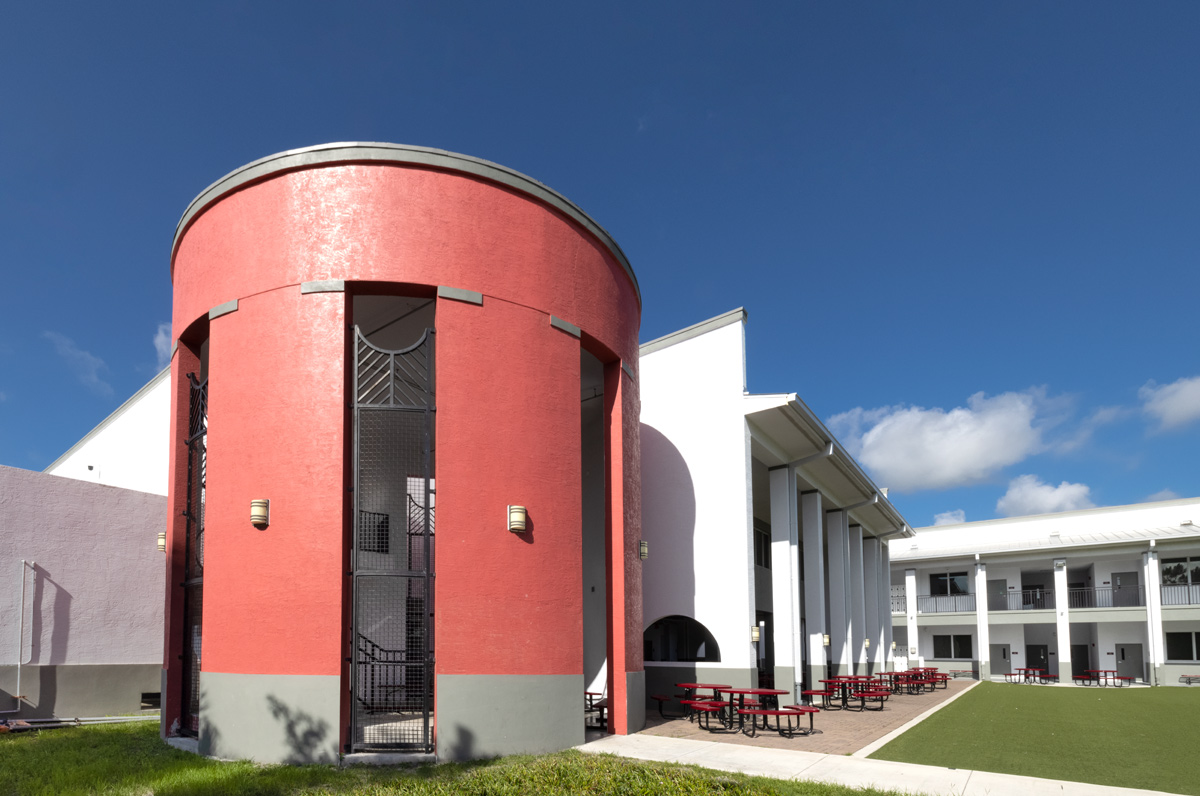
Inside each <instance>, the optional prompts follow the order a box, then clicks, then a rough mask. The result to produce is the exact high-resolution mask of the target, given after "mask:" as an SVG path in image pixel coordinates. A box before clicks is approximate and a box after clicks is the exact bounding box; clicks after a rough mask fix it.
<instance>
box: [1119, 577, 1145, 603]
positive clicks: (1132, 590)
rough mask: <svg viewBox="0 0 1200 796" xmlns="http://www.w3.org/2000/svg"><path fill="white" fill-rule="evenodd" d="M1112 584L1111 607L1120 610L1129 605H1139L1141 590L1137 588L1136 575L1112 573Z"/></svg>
mask: <svg viewBox="0 0 1200 796" xmlns="http://www.w3.org/2000/svg"><path fill="white" fill-rule="evenodd" d="M1112 582H1113V607H1115V608H1121V607H1128V606H1131V605H1141V604H1142V601H1141V589H1139V588H1138V573H1137V572H1136V571H1134V572H1114V573H1113V574H1112Z"/></svg>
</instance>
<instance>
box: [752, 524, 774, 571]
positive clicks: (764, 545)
mask: <svg viewBox="0 0 1200 796" xmlns="http://www.w3.org/2000/svg"><path fill="white" fill-rule="evenodd" d="M754 563H755V564H756V565H757V566H760V567H763V568H764V569H770V568H771V526H770V525H768V524H767V523H765V522H763V521H762V520H759V519H756V520H754Z"/></svg>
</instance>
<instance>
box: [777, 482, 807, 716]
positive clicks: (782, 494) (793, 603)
mask: <svg viewBox="0 0 1200 796" xmlns="http://www.w3.org/2000/svg"><path fill="white" fill-rule="evenodd" d="M770 487H771V606H772V608H771V611H772V619H773V620H774V624H775V639H774V644H775V673H774V674H775V687H776V688H779V689H789V690H792V695H791V700H792V701H791V702H789V703H788V704H793V703H795V702H797V701H799V692H798V690H796V689H795V684H796V681H797V680H798V679H799V677H797V674H798V673H799V672H798V669H797V667H799V666H800V660H801V658H800V644H801V639H800V572H799V569H800V555H799V510H798V506H797V501H796V469H795V468H794V467H791V466H786V467H776V468H773V469H772V470H771V471H770ZM780 704H783V703H782V702H781V703H780Z"/></svg>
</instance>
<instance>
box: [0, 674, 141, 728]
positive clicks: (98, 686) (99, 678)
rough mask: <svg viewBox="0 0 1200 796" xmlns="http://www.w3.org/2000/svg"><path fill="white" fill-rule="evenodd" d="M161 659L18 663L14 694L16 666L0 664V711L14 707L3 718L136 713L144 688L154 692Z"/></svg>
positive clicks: (46, 717)
mask: <svg viewBox="0 0 1200 796" xmlns="http://www.w3.org/2000/svg"><path fill="white" fill-rule="evenodd" d="M161 671H162V664H161V663H114V664H60V665H57V666H32V665H29V666H22V667H21V694H17V693H16V690H17V667H16V665H8V666H0V710H8V709H9V708H12V707H16V703H15V701H14V699H13V697H15V696H22V697H24V698H23V699H22V700H21V712H20V713H8V714H5V715H6V717H7V718H18V719H54V718H66V719H73V718H92V717H97V716H113V715H117V714H121V713H137V712H138V711H139V710H141V707H142V694H143V693H158V692H159V689H160V688H161V686H160V682H161V681H160V678H159V673H160V672H161Z"/></svg>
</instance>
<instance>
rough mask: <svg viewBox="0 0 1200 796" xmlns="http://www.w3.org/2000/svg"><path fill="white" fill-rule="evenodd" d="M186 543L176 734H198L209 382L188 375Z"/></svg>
mask: <svg viewBox="0 0 1200 796" xmlns="http://www.w3.org/2000/svg"><path fill="white" fill-rule="evenodd" d="M188 382H189V383H190V384H191V388H192V389H191V394H190V398H189V401H188V436H187V446H188V491H187V540H186V542H185V543H184V564H183V583H182V584H181V585H182V586H183V672H182V674H183V702H182V707H181V710H180V716H179V731H180V733H181V734H183V735H192V736H195V735H198V734H199V732H200V641H201V637H202V633H201V629H202V628H201V625H202V620H203V618H204V613H203V608H204V490H205V478H206V475H207V467H208V379H205V380H204V383H203V384H201V383H200V382H198V381H196V375H195V374H194V373H189V374H188Z"/></svg>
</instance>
